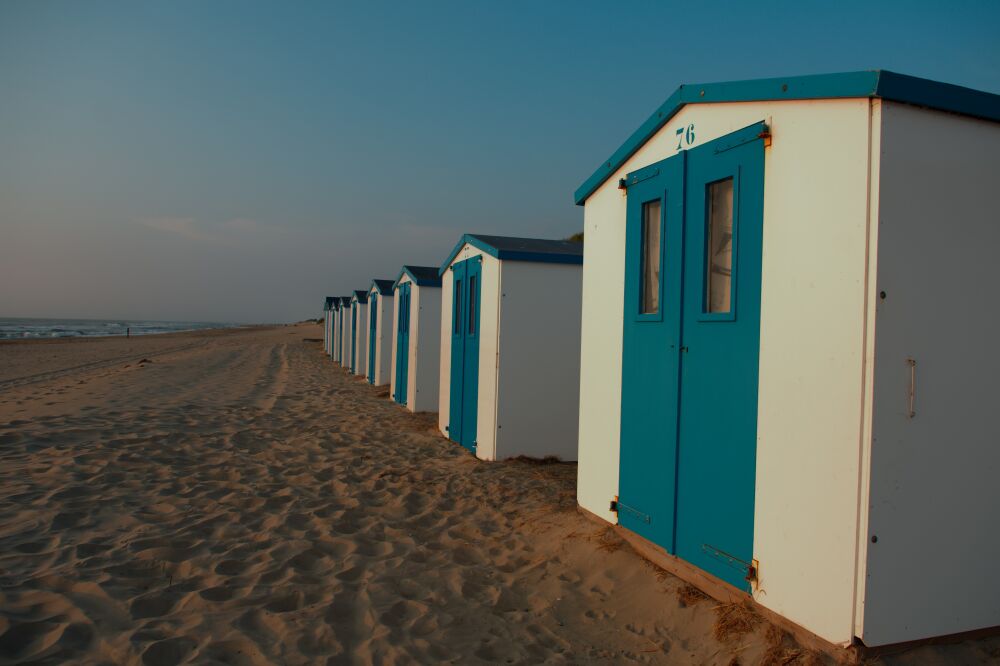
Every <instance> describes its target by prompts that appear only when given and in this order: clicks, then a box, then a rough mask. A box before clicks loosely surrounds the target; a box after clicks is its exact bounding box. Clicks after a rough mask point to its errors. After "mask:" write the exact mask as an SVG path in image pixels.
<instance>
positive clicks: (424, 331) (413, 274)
mask: <svg viewBox="0 0 1000 666" xmlns="http://www.w3.org/2000/svg"><path fill="white" fill-rule="evenodd" d="M393 289H394V290H395V294H396V299H395V302H394V303H393V321H394V323H395V325H394V326H393V333H392V336H393V339H392V369H391V371H390V373H389V375H390V377H391V379H392V387H391V390H390V395H391V396H392V399H393V400H395V401H396V402H398V403H399V404H401V405H405V406H406V408H407V409H409V410H410V411H411V412H424V411H436V410H437V408H438V387H439V386H440V376H441V361H440V359H441V276H440V275H438V267H437V266H403V270H402V271H400V273H399V277H397V278H396V283H395V284H394V285H393Z"/></svg>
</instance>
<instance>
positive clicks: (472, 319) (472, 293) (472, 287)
mask: <svg viewBox="0 0 1000 666" xmlns="http://www.w3.org/2000/svg"><path fill="white" fill-rule="evenodd" d="M475 334H476V276H475V275H473V276H472V277H470V278H469V335H475Z"/></svg>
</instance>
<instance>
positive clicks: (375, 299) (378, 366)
mask: <svg viewBox="0 0 1000 666" xmlns="http://www.w3.org/2000/svg"><path fill="white" fill-rule="evenodd" d="M394 300H395V299H394V298H393V291H392V280H372V284H371V286H370V287H369V288H368V383H369V384H374V385H375V386H382V385H383V384H388V383H389V371H390V370H391V368H392V310H393V301H394Z"/></svg>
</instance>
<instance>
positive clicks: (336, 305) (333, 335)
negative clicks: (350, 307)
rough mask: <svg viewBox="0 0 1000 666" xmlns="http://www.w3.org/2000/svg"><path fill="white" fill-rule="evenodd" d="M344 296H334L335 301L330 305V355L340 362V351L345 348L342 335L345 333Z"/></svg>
mask: <svg viewBox="0 0 1000 666" xmlns="http://www.w3.org/2000/svg"><path fill="white" fill-rule="evenodd" d="M342 302H343V298H342V297H340V296H334V298H333V303H332V305H331V307H330V310H331V313H330V320H331V321H330V331H331V332H330V357H331V358H332V359H333V360H334V361H335V362H336V363H340V351H341V349H342V348H343V344H342V343H341V340H340V336H341V334H342V333H343V327H342V324H341V318H342V317H343V307H342V305H341V303H342Z"/></svg>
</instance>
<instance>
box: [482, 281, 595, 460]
mask: <svg viewBox="0 0 1000 666" xmlns="http://www.w3.org/2000/svg"><path fill="white" fill-rule="evenodd" d="M500 272H501V289H500V336H499V352H500V353H499V356H498V359H497V363H498V365H499V369H498V371H497V386H498V389H497V408H496V420H497V425H496V433H497V445H496V458H497V459H498V460H503V459H505V458H513V457H516V456H520V455H524V456H529V457H532V458H544V457H547V456H555V457H557V458H559V459H560V460H576V458H577V427H578V425H579V410H580V298H581V288H582V270H581V266H579V265H570V264H546V263H534V262H524V261H504V262H503V263H502V264H501V267H500Z"/></svg>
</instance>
